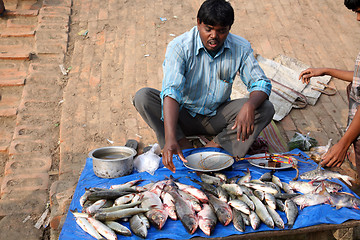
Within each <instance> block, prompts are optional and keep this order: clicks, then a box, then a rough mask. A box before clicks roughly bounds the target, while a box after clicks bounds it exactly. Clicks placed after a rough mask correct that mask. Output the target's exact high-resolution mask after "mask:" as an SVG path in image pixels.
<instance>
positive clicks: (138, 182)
mask: <svg viewBox="0 0 360 240" xmlns="http://www.w3.org/2000/svg"><path fill="white" fill-rule="evenodd" d="M143 181H144V180H142V179H136V180H132V181H128V182H126V183H123V184H117V185H111V186H110V189H120V188H127V187H133V186H135V185H138V184H140V183H141V182H143Z"/></svg>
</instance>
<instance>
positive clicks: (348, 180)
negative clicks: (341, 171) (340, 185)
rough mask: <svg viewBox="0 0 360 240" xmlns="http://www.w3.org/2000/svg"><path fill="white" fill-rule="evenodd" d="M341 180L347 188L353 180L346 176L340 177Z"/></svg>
mask: <svg viewBox="0 0 360 240" xmlns="http://www.w3.org/2000/svg"><path fill="white" fill-rule="evenodd" d="M341 179H342V180H343V181H344V182H345V183H346V184H348V185H349V186H352V183H351V182H350V180H351V181H354V179H353V178H352V177H350V176H346V175H342V176H341Z"/></svg>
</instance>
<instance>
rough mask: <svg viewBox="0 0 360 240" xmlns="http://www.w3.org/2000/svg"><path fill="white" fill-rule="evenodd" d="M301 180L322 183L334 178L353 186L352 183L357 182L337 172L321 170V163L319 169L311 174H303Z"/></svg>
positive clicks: (310, 172)
mask: <svg viewBox="0 0 360 240" xmlns="http://www.w3.org/2000/svg"><path fill="white" fill-rule="evenodd" d="M300 178H301V179H307V180H311V181H312V182H314V181H322V180H325V179H329V180H331V179H333V178H337V179H342V180H343V181H344V182H346V183H347V184H348V185H350V186H352V184H351V182H350V181H355V180H354V179H353V178H352V177H350V176H347V175H343V174H340V173H337V172H332V171H328V170H324V169H321V164H320V163H319V165H318V167H317V168H316V169H315V170H312V171H309V172H305V173H303V174H301V175H300Z"/></svg>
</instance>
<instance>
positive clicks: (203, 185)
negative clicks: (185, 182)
mask: <svg viewBox="0 0 360 240" xmlns="http://www.w3.org/2000/svg"><path fill="white" fill-rule="evenodd" d="M190 180H191V181H192V182H194V183H196V184H198V185H200V186H201V189H202V190H203V191H207V192H210V193H211V194H213V195H215V196H218V195H217V194H218V192H217V190H216V187H214V186H213V185H211V184H208V183H203V182H200V181H198V180H196V179H194V178H190Z"/></svg>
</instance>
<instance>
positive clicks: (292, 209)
mask: <svg viewBox="0 0 360 240" xmlns="http://www.w3.org/2000/svg"><path fill="white" fill-rule="evenodd" d="M298 213H299V210H298V208H297V206H296V204H295V203H294V202H293V201H292V200H291V199H287V200H285V214H286V218H287V220H288V221H287V224H286V225H288V227H289V228H292V227H293V226H294V223H295V220H296V218H297V216H298Z"/></svg>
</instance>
